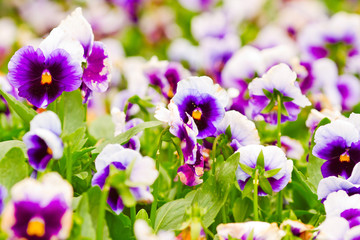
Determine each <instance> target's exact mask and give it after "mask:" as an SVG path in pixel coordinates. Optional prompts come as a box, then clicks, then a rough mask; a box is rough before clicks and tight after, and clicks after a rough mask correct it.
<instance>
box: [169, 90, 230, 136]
mask: <svg viewBox="0 0 360 240" xmlns="http://www.w3.org/2000/svg"><path fill="white" fill-rule="evenodd" d="M173 101H174V103H175V104H176V105H177V106H178V109H179V113H180V117H181V118H182V119H183V121H184V122H188V117H187V114H188V115H190V116H192V113H193V111H194V110H195V109H196V108H199V109H201V112H202V114H201V118H200V119H199V120H197V119H194V122H195V124H196V126H197V128H198V130H199V134H198V138H200V139H202V138H206V137H208V136H211V135H212V134H214V133H215V131H216V127H215V126H214V125H216V124H218V123H219V122H220V121H221V119H222V118H223V117H224V114H225V110H224V108H223V107H222V105H221V104H220V102H219V101H218V100H217V99H216V98H215V97H214V96H211V95H210V94H207V93H200V92H199V91H198V90H196V89H187V90H184V91H183V92H181V93H180V92H177V93H176V95H175V96H174V98H173Z"/></svg>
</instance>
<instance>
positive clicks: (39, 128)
mask: <svg viewBox="0 0 360 240" xmlns="http://www.w3.org/2000/svg"><path fill="white" fill-rule="evenodd" d="M60 134H61V123H60V119H59V117H58V116H57V115H56V114H55V113H54V112H51V111H45V112H43V113H40V114H38V115H36V116H35V117H34V118H33V120H31V122H30V131H29V132H28V133H26V134H25V135H24V137H23V140H24V142H25V145H26V147H27V149H28V150H27V154H28V157H29V164H30V165H31V166H32V167H33V168H34V169H35V170H36V171H44V170H45V169H46V166H47V165H48V163H49V161H50V160H51V159H52V158H53V159H60V158H61V157H62V155H63V148H64V146H63V142H62V140H61V138H60Z"/></svg>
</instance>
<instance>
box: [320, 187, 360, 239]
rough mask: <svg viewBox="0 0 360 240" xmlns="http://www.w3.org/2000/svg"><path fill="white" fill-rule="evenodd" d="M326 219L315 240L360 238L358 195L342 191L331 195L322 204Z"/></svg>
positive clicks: (359, 200)
mask: <svg viewBox="0 0 360 240" xmlns="http://www.w3.org/2000/svg"><path fill="white" fill-rule="evenodd" d="M324 205H325V211H326V219H325V221H324V222H323V223H322V224H321V225H320V226H319V232H318V233H317V235H316V239H358V238H359V237H360V195H359V194H355V195H352V196H349V195H348V194H347V193H346V192H344V191H338V192H334V193H331V194H330V195H329V196H328V197H327V199H326V201H325V202H324Z"/></svg>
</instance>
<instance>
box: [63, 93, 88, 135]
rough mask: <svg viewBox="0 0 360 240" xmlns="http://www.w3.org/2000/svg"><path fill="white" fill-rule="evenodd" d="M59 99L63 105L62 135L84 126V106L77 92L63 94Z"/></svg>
mask: <svg viewBox="0 0 360 240" xmlns="http://www.w3.org/2000/svg"><path fill="white" fill-rule="evenodd" d="M61 98H62V101H63V103H64V121H63V133H64V135H67V134H70V133H73V132H74V131H76V129H78V128H80V127H83V126H85V106H84V104H83V103H82V97H81V92H80V91H79V90H75V91H72V92H63V94H62V95H61Z"/></svg>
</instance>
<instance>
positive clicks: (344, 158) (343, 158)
mask: <svg viewBox="0 0 360 240" xmlns="http://www.w3.org/2000/svg"><path fill="white" fill-rule="evenodd" d="M339 161H340V162H350V156H349V154H348V153H347V152H345V153H343V154H341V155H340V158H339Z"/></svg>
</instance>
